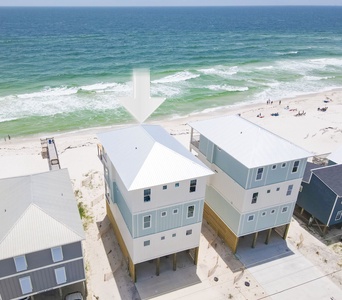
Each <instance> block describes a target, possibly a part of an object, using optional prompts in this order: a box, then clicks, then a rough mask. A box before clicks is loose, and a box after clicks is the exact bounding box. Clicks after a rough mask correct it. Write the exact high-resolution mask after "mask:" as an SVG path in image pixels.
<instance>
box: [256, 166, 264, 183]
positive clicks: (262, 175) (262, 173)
mask: <svg viewBox="0 0 342 300" xmlns="http://www.w3.org/2000/svg"><path fill="white" fill-rule="evenodd" d="M259 169H262V171H261V177H260V179H258V175H259V173H258V171H259ZM263 177H264V168H257V173H256V176H255V181H260V180H262V178H263Z"/></svg>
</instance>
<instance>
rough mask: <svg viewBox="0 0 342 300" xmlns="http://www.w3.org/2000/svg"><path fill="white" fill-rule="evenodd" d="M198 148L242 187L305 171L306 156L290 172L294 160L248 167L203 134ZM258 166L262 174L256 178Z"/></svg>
mask: <svg viewBox="0 0 342 300" xmlns="http://www.w3.org/2000/svg"><path fill="white" fill-rule="evenodd" d="M199 150H200V152H201V153H202V154H203V155H204V156H205V157H206V158H207V160H208V161H209V162H212V163H214V164H215V165H217V166H218V167H219V168H220V169H221V170H222V171H224V172H225V173H226V174H227V175H228V176H230V177H231V178H232V179H233V180H234V181H236V182H237V183H238V184H239V185H240V186H241V187H243V188H244V189H251V188H256V187H260V186H264V185H270V184H275V183H278V182H283V181H287V180H293V179H297V178H302V177H303V174H304V171H305V165H306V158H304V159H299V160H298V161H299V166H298V170H297V172H292V169H293V165H294V162H295V161H296V160H294V161H288V162H280V163H277V164H272V165H266V166H259V167H257V168H253V169H248V168H247V167H246V166H245V165H243V164H242V163H240V162H239V161H238V160H236V159H235V158H234V157H232V156H231V155H230V154H229V153H227V152H225V151H223V150H222V149H220V148H219V147H218V146H216V145H214V144H213V143H212V142H211V141H209V140H208V139H207V138H206V137H205V136H203V135H201V136H200V143H199ZM283 164H285V166H283ZM259 168H263V176H262V178H261V179H260V180H257V179H256V177H257V172H258V169H259Z"/></svg>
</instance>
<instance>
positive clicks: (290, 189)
mask: <svg viewBox="0 0 342 300" xmlns="http://www.w3.org/2000/svg"><path fill="white" fill-rule="evenodd" d="M292 189H293V184H290V185H289V186H288V187H287V192H286V196H290V195H291V193H292Z"/></svg>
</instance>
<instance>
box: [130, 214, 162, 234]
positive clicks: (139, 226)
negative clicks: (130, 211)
mask: <svg viewBox="0 0 342 300" xmlns="http://www.w3.org/2000/svg"><path fill="white" fill-rule="evenodd" d="M145 216H151V227H150V228H144V217H145ZM156 216H157V211H156V210H154V211H148V212H144V213H142V214H137V215H134V232H135V234H136V236H134V237H141V236H145V235H149V234H153V233H156V228H157V224H156Z"/></svg>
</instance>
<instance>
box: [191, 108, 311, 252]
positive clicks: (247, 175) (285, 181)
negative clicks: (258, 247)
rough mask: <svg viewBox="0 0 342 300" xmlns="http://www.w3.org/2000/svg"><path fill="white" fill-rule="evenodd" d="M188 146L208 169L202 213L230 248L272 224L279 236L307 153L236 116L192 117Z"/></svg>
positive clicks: (287, 222)
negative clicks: (206, 118)
mask: <svg viewBox="0 0 342 300" xmlns="http://www.w3.org/2000/svg"><path fill="white" fill-rule="evenodd" d="M189 125H190V127H191V128H192V129H191V141H190V149H191V151H193V152H195V154H196V155H197V156H198V158H199V159H200V160H201V161H203V162H204V163H205V164H206V165H207V166H208V167H209V168H210V169H211V170H212V171H214V173H215V174H214V175H213V176H211V177H210V178H209V180H208V186H207V191H206V196H205V206H204V218H205V219H206V221H207V222H208V223H209V224H210V225H211V226H212V227H213V228H214V230H215V231H216V232H217V233H218V235H219V236H220V237H221V238H222V239H223V240H224V241H225V242H226V243H227V244H228V246H229V247H230V248H231V249H232V251H233V252H236V250H237V246H238V242H239V238H241V237H243V236H246V235H250V234H253V239H252V247H254V246H255V244H256V241H257V237H258V233H259V232H261V231H267V235H266V240H265V242H266V243H268V242H269V238H270V235H271V233H272V230H273V229H275V230H276V231H277V232H278V233H280V234H281V235H282V237H283V238H284V239H285V238H286V236H287V232H288V229H289V226H290V221H291V217H292V213H293V210H294V207H295V203H296V199H297V194H298V191H299V188H300V186H301V181H302V177H303V173H304V170H305V165H306V161H307V158H308V157H309V156H311V154H310V153H309V152H307V151H305V150H303V149H301V148H300V147H297V146H296V145H294V144H292V143H290V142H288V141H286V140H284V139H282V138H281V137H279V136H277V135H275V134H273V133H271V132H269V131H267V130H265V129H263V128H262V127H260V126H257V125H255V124H253V123H252V122H249V121H247V120H245V119H243V118H242V117H240V116H236V115H232V116H224V117H220V118H215V119H210V120H204V121H198V122H192V123H190V124H189Z"/></svg>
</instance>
